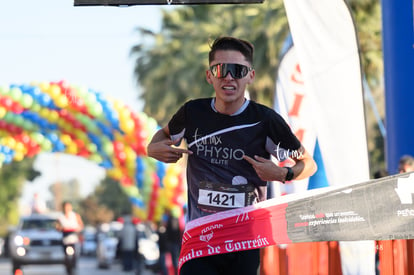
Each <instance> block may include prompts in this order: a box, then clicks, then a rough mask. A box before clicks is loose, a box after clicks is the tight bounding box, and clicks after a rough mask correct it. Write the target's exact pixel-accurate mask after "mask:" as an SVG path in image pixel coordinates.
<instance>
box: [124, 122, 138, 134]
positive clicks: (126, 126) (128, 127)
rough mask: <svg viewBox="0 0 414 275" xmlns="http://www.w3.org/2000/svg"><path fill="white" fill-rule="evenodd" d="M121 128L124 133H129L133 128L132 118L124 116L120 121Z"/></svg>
mask: <svg viewBox="0 0 414 275" xmlns="http://www.w3.org/2000/svg"><path fill="white" fill-rule="evenodd" d="M121 129H122V131H124V132H125V133H126V134H131V133H132V132H133V131H134V129H135V123H134V121H133V120H132V119H130V118H126V119H124V120H122V122H121Z"/></svg>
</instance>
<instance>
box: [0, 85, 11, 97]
mask: <svg viewBox="0 0 414 275" xmlns="http://www.w3.org/2000/svg"><path fill="white" fill-rule="evenodd" d="M8 94H9V87H7V86H3V85H2V86H0V95H8Z"/></svg>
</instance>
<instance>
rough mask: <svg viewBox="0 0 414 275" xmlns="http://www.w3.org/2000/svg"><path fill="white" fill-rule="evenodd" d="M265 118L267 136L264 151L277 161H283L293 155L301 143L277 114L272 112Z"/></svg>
mask: <svg viewBox="0 0 414 275" xmlns="http://www.w3.org/2000/svg"><path fill="white" fill-rule="evenodd" d="M267 117H268V118H269V119H268V121H267V123H268V129H269V132H268V134H269V135H268V137H267V140H266V150H267V151H268V152H269V153H270V154H272V155H273V156H275V157H276V159H277V160H278V161H284V160H285V159H286V158H288V157H291V156H292V154H295V150H298V149H299V148H300V147H301V143H300V141H299V140H298V138H297V137H296V136H295V134H294V133H293V132H292V130H291V128H290V126H289V125H288V124H287V123H286V121H285V120H284V119H283V118H282V117H281V116H280V115H279V114H277V113H276V112H275V111H273V110H272V111H271V112H270V114H269V116H267Z"/></svg>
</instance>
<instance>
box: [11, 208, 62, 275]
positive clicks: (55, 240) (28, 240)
mask: <svg viewBox="0 0 414 275" xmlns="http://www.w3.org/2000/svg"><path fill="white" fill-rule="evenodd" d="M56 223H57V217H54V216H50V215H41V214H33V215H30V216H26V217H23V218H21V220H20V223H19V225H18V226H17V228H16V230H15V231H14V232H13V233H12V234H11V235H10V240H9V256H10V259H11V261H12V265H13V274H15V272H16V270H18V269H21V268H22V266H23V265H37V264H65V254H64V251H63V246H62V233H61V232H60V231H58V230H57V229H56Z"/></svg>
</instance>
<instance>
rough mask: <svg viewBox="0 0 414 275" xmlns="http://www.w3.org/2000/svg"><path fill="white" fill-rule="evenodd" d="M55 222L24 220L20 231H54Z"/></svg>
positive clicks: (52, 220) (51, 220)
mask: <svg viewBox="0 0 414 275" xmlns="http://www.w3.org/2000/svg"><path fill="white" fill-rule="evenodd" d="M55 228H56V220H54V219H42V220H25V221H24V222H23V226H22V229H43V230H49V229H55Z"/></svg>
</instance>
